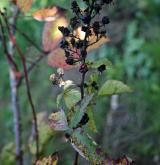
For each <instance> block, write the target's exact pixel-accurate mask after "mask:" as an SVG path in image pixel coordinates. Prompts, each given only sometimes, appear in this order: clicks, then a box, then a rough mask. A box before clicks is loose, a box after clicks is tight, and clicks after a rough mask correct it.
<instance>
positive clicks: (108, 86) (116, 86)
mask: <svg viewBox="0 0 160 165" xmlns="http://www.w3.org/2000/svg"><path fill="white" fill-rule="evenodd" d="M125 92H132V89H131V88H130V87H128V86H127V85H125V84H124V83H123V82H121V81H117V80H108V81H106V82H105V83H104V84H103V86H102V87H101V88H100V90H99V93H98V95H99V96H110V95H113V94H120V93H125Z"/></svg>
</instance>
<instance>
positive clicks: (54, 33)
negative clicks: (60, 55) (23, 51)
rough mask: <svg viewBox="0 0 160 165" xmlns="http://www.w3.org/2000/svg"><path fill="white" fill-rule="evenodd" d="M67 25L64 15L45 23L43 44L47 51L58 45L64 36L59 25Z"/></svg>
mask: <svg viewBox="0 0 160 165" xmlns="http://www.w3.org/2000/svg"><path fill="white" fill-rule="evenodd" d="M67 25H68V22H67V19H66V18H65V17H63V16H61V17H59V18H57V19H56V20H55V21H52V22H46V23H45V25H44V30H43V35H42V44H43V48H44V50H45V51H51V50H53V49H55V48H56V47H57V45H58V44H59V41H60V40H61V38H62V33H61V32H60V31H59V30H58V26H67Z"/></svg>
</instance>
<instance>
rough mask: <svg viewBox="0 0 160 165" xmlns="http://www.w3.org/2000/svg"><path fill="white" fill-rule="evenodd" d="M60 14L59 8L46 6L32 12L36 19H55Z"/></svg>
mask: <svg viewBox="0 0 160 165" xmlns="http://www.w3.org/2000/svg"><path fill="white" fill-rule="evenodd" d="M57 14H58V8H57V7H52V8H46V9H39V10H37V11H35V12H33V13H32V16H33V18H34V19H36V20H38V21H54V20H55V19H56V16H57Z"/></svg>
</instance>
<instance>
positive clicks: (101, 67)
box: [98, 64, 106, 72]
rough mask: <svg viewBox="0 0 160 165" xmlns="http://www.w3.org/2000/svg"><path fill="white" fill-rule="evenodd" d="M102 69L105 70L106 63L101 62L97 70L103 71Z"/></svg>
mask: <svg viewBox="0 0 160 165" xmlns="http://www.w3.org/2000/svg"><path fill="white" fill-rule="evenodd" d="M104 70H106V65H104V64H103V65H101V66H99V67H98V71H99V72H103V71H104Z"/></svg>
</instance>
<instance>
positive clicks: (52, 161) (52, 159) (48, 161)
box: [35, 153, 58, 165]
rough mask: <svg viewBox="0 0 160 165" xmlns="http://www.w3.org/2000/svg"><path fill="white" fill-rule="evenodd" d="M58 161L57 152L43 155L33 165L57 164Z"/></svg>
mask: <svg viewBox="0 0 160 165" xmlns="http://www.w3.org/2000/svg"><path fill="white" fill-rule="evenodd" d="M57 162H58V154H57V153H55V154H53V155H51V156H48V157H43V158H42V159H40V160H38V161H37V162H36V164H35V165H57Z"/></svg>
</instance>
